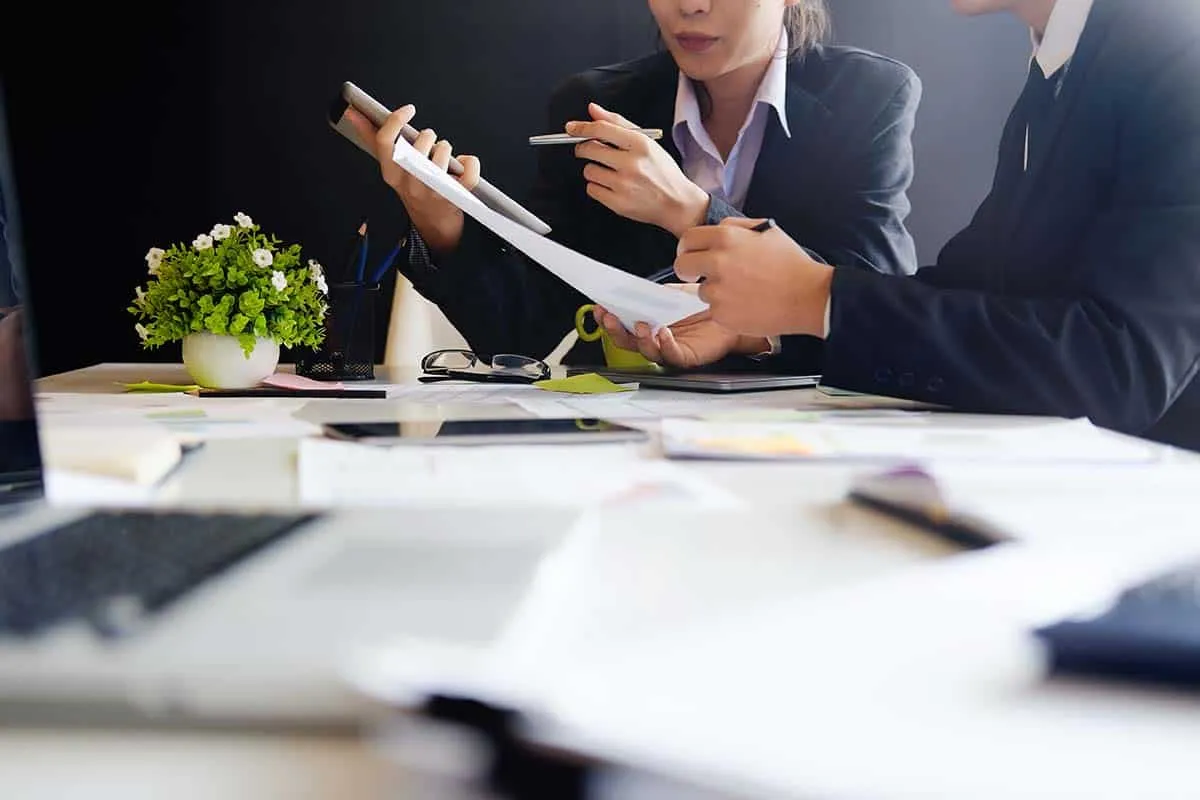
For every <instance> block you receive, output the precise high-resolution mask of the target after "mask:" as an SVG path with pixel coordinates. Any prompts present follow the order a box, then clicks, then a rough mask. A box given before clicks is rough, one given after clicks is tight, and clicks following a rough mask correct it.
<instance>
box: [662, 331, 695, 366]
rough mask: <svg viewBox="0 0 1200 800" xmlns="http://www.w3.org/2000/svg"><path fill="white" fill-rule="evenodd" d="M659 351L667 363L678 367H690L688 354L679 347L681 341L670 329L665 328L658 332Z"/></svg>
mask: <svg viewBox="0 0 1200 800" xmlns="http://www.w3.org/2000/svg"><path fill="white" fill-rule="evenodd" d="M658 350H659V352H660V353H661V354H662V357H663V359H664V360H665V361H666V363H668V364H671V365H672V366H676V367H683V366H687V365H688V354H687V352H686V351H684V349H683V348H682V347H680V346H679V340H678V339H676V338H675V334H674V333H672V332H671V329H670V328H663V329H662V330H660V331H659V332H658Z"/></svg>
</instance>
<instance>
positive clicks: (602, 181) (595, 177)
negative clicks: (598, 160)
mask: <svg viewBox="0 0 1200 800" xmlns="http://www.w3.org/2000/svg"><path fill="white" fill-rule="evenodd" d="M583 179H584V180H585V181H587V182H588V183H594V184H596V185H597V186H603V187H604V188H605V189H616V188H617V171H616V170H614V169H609V168H608V167H604V166H601V165H600V164H588V165H587V166H586V167H584V168H583Z"/></svg>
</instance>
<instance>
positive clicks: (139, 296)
mask: <svg viewBox="0 0 1200 800" xmlns="http://www.w3.org/2000/svg"><path fill="white" fill-rule="evenodd" d="M133 290H134V291H135V292H137V299H138V300H142V299H145V297H146V293H145V292H143V291H142V287H140V286H135V287H134V289H133Z"/></svg>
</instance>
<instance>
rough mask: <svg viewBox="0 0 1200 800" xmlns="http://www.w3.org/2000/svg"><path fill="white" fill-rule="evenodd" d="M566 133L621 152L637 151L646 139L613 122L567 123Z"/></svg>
mask: <svg viewBox="0 0 1200 800" xmlns="http://www.w3.org/2000/svg"><path fill="white" fill-rule="evenodd" d="M567 133H569V134H570V135H572V136H582V137H584V138H585V139H596V140H598V141H601V142H607V143H608V144H610V145H612V146H613V147H616V148H619V149H621V150H639V149H640V147H641V146H644V145H645V143H646V142H648V141H650V140H649V139H648V138H646V137H645V136H643V135H642V134H640V133H638V132H637V131H632V130H629V129H628V128H625V127H622V126H621V125H617V124H616V123H614V122H603V121H601V122H568V123H567Z"/></svg>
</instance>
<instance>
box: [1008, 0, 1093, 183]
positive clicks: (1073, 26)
mask: <svg viewBox="0 0 1200 800" xmlns="http://www.w3.org/2000/svg"><path fill="white" fill-rule="evenodd" d="M1094 2H1095V0H1058V2H1057V3H1055V4H1054V9H1053V10H1052V11H1051V12H1050V19H1049V21H1047V23H1046V32H1045V33H1044V34H1043V35H1042V36H1041V37H1040V38H1039V37H1038V35H1037V31H1033V30H1031V31H1030V32H1029V34H1030V37H1031V38H1032V39H1033V56H1032V58H1031V59H1030V61H1031V62H1032V61H1037V63H1038V66H1039V67H1041V68H1042V74H1043V75H1045V76H1046V77H1047V78H1049V77H1050V76H1051V75H1053V74H1054V73H1056V72H1058V71H1059V70H1060V69H1062V68H1063V67H1067V66H1068V65H1069V64H1070V63H1071V59H1072V58H1073V57H1074V56H1075V50H1076V49H1078V47H1079V40H1080V39H1081V38H1083V29H1084V28H1085V27H1087V21H1088V16H1089V15H1090V14H1091V13H1092V4H1093V3H1094ZM1032 66H1033V65H1032V63H1031V64H1030V67H1031V68H1032ZM1068 68H1069V67H1068ZM1059 85H1060V86H1061V85H1062V84H1061V83H1060V84H1059ZM1025 168H1026V169H1028V168H1029V128H1028V126H1026V128H1025Z"/></svg>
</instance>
